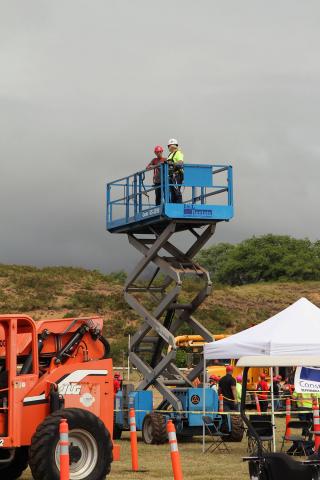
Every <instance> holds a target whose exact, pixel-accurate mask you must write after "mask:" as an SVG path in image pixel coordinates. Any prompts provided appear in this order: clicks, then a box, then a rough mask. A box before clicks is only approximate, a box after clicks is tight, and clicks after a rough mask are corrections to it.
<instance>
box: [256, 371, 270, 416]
mask: <svg viewBox="0 0 320 480" xmlns="http://www.w3.org/2000/svg"><path fill="white" fill-rule="evenodd" d="M257 390H258V400H259V403H260V408H261V412H266V411H267V410H268V391H269V385H268V383H267V382H266V375H265V373H261V374H260V381H259V382H258V385H257ZM260 392H261V393H260Z"/></svg>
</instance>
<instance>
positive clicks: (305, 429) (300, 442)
mask: <svg viewBox="0 0 320 480" xmlns="http://www.w3.org/2000/svg"><path fill="white" fill-rule="evenodd" d="M288 430H290V431H291V432H292V431H294V430H295V431H296V432H297V433H293V434H292V433H291V434H290V435H288V433H287V432H288ZM310 430H311V422H309V421H308V420H290V422H288V424H287V426H286V431H285V434H284V436H283V437H282V445H281V452H282V449H283V446H284V442H292V446H291V447H290V449H289V454H290V455H301V454H303V455H304V456H306V457H307V456H308V452H307V451H306V448H308V449H309V448H310V446H311V443H312V442H311V441H310V437H311V432H310Z"/></svg>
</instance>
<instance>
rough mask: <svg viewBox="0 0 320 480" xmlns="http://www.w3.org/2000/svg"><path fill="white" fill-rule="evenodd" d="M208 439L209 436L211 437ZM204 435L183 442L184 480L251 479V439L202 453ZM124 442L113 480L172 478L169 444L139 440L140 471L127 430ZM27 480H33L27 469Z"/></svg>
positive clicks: (280, 423) (280, 430)
mask: <svg viewBox="0 0 320 480" xmlns="http://www.w3.org/2000/svg"><path fill="white" fill-rule="evenodd" d="M276 424H277V442H278V443H277V448H278V449H280V445H281V444H280V439H281V436H282V434H283V429H284V419H283V418H279V417H278V418H277V419H276ZM207 441H209V439H208V438H207ZM201 442H202V439H201V438H199V437H197V438H195V439H193V441H191V442H188V443H180V444H179V451H180V456H181V463H182V468H183V478H184V480H191V479H196V480H197V479H198V480H200V479H202V480H209V479H210V480H248V478H249V476H248V465H247V464H246V463H243V462H242V457H243V456H246V455H247V451H246V448H247V439H246V437H245V436H244V438H243V440H242V442H241V443H229V444H228V446H229V448H230V451H231V453H230V454H221V453H217V452H214V453H211V452H209V453H205V454H203V453H202V443H201ZM117 443H119V444H120V446H121V461H120V462H114V463H113V465H112V471H111V474H110V476H109V477H108V478H110V479H112V480H122V479H128V480H129V479H130V480H131V479H137V480H143V479H146V480H165V479H172V478H173V475H172V470H171V463H170V450H169V445H168V444H166V445H158V446H155V445H145V444H144V443H143V442H142V441H141V440H139V444H138V450H139V472H136V473H134V472H132V471H131V457H130V441H129V435H128V433H127V432H126V433H125V434H124V436H123V439H121V440H120V441H117ZM22 479H23V480H31V479H32V476H31V474H30V472H27V473H26V474H25V475H24V476H23V477H22Z"/></svg>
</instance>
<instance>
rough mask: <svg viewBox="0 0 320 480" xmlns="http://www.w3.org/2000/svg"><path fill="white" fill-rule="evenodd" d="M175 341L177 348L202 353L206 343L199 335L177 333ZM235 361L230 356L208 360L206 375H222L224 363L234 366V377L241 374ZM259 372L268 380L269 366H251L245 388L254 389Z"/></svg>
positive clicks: (223, 373) (223, 335)
mask: <svg viewBox="0 0 320 480" xmlns="http://www.w3.org/2000/svg"><path fill="white" fill-rule="evenodd" d="M227 337H229V335H227V334H216V335H213V338H214V340H215V341H219V340H222V339H223V338H227ZM175 341H176V346H177V348H182V349H184V350H186V351H187V352H189V353H192V354H202V352H203V346H204V344H205V343H207V342H205V341H204V340H203V338H202V337H201V336H200V335H179V336H178V337H175ZM169 348H170V347H169ZM195 363H197V362H195ZM236 363H237V361H236V360H235V359H230V358H226V359H221V360H211V361H210V362H208V365H207V372H208V377H209V376H210V375H217V376H219V377H223V376H224V375H225V374H226V369H225V366H226V365H233V366H234V370H233V376H234V377H236V376H237V375H242V370H243V369H242V368H241V367H237V366H236ZM260 373H264V374H265V375H266V381H267V382H270V369H269V368H262V367H251V368H250V369H249V371H248V384H247V390H255V389H256V387H257V383H258V382H259V375H260Z"/></svg>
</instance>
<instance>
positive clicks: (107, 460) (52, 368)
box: [0, 315, 118, 480]
mask: <svg viewBox="0 0 320 480" xmlns="http://www.w3.org/2000/svg"><path fill="white" fill-rule="evenodd" d="M102 326H103V325H102V319H101V318H99V317H93V318H73V319H57V320H43V321H38V322H34V321H33V320H32V319H31V318H30V317H28V316H24V315H0V478H1V479H3V480H14V479H17V478H19V477H20V476H21V474H22V472H23V471H24V470H25V469H26V468H27V466H28V464H29V465H30V468H31V471H32V475H33V478H34V479H35V480H58V479H59V478H60V473H59V467H60V461H59V423H60V419H62V418H65V419H67V421H68V424H69V442H70V446H69V454H70V480H85V479H87V480H102V479H104V478H105V476H106V475H107V474H108V473H109V472H110V468H111V462H112V459H113V444H112V440H111V437H112V435H110V432H111V434H112V431H113V411H114V403H113V402H114V393H113V371H112V360H111V359H110V358H109V350H110V348H109V343H108V342H107V340H106V339H105V338H104V337H103V336H102ZM115 449H116V447H115ZM116 451H117V450H116ZM117 454H118V452H117Z"/></svg>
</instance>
